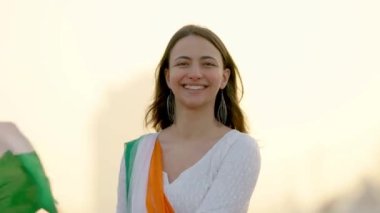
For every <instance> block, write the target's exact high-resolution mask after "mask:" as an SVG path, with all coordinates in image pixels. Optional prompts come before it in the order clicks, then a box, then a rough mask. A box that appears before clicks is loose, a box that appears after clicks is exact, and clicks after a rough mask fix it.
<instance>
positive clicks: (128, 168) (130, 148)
mask: <svg viewBox="0 0 380 213" xmlns="http://www.w3.org/2000/svg"><path fill="white" fill-rule="evenodd" d="M140 139H141V137H140V138H137V139H135V140H132V141H129V142H127V143H125V145H124V160H125V181H126V183H125V190H126V196H125V197H126V199H127V200H126V203H127V209H129V208H131V205H130V202H131V200H130V198H131V197H130V196H131V192H130V190H131V189H130V184H131V176H132V171H133V164H134V162H135V156H136V151H137V147H138V144H139V141H140ZM128 212H129V211H128Z"/></svg>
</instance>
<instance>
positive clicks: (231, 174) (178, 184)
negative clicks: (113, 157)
mask: <svg viewBox="0 0 380 213" xmlns="http://www.w3.org/2000/svg"><path fill="white" fill-rule="evenodd" d="M123 161H124V159H123ZM123 164H124V163H123V162H122V165H121V167H122V168H121V170H120V177H119V180H125V178H124V176H125V169H124V168H123V167H124V166H123ZM259 171H260V153H259V149H258V146H257V143H256V141H255V140H254V139H253V138H251V137H250V136H249V135H247V134H244V133H241V132H239V131H237V130H231V131H229V132H228V133H226V134H225V135H224V136H223V137H222V138H221V139H220V140H219V141H218V142H217V143H216V144H215V145H214V146H213V147H212V148H211V149H210V150H209V151H208V152H207V153H206V154H205V155H204V156H203V157H202V158H201V159H200V160H199V161H198V162H196V163H195V164H194V165H193V166H191V167H190V168H188V169H186V170H185V171H183V172H182V173H181V174H180V175H179V176H178V177H177V178H176V179H175V180H174V181H173V182H172V183H169V181H168V177H167V174H166V173H165V172H163V179H164V189H165V194H166V197H167V198H168V199H169V201H170V203H171V205H172V207H173V208H174V211H175V212H176V213H243V212H244V213H245V212H247V210H248V205H249V201H250V198H251V195H252V192H253V190H254V188H255V185H256V182H257V178H258V174H259ZM123 190H125V183H124V184H123V183H120V182H119V197H118V210H117V212H125V210H124V211H123V209H125V207H123V205H122V204H124V203H125V201H124V200H125V197H123V196H122V194H124V193H122V191H123ZM124 196H125V195H124Z"/></svg>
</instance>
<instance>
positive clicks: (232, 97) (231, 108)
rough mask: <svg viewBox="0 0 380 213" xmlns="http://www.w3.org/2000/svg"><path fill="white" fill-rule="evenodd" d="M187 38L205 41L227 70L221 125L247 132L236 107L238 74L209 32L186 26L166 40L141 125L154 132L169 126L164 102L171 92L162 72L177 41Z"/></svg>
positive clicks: (243, 119) (241, 93)
mask: <svg viewBox="0 0 380 213" xmlns="http://www.w3.org/2000/svg"><path fill="white" fill-rule="evenodd" d="M189 35H196V36H200V37H202V38H204V39H206V40H208V41H209V42H211V43H212V44H213V45H214V46H215V47H216V48H217V49H218V50H219V52H220V53H221V55H222V59H223V66H224V69H226V68H228V69H229V70H230V77H229V79H228V82H227V85H226V87H225V88H224V92H223V94H224V100H225V102H226V105H227V120H226V122H225V123H224V125H226V126H228V127H230V128H233V129H237V130H239V131H240V132H247V124H246V122H245V118H244V115H243V112H242V110H241V108H240V106H239V102H240V100H241V98H242V97H243V93H244V89H243V83H242V80H241V77H240V73H239V70H238V68H237V66H236V64H235V62H234V61H233V59H232V57H231V55H230V54H229V52H228V50H227V48H226V47H225V45H224V44H223V42H222V40H221V39H220V38H219V37H218V36H217V35H216V34H215V33H214V32H212V31H211V30H209V29H207V28H204V27H200V26H196V25H186V26H184V27H182V28H181V29H179V30H178V31H177V32H176V33H175V34H174V35H173V36H172V38H171V39H170V41H169V43H168V45H167V47H166V49H165V52H164V54H163V56H162V58H161V60H160V63H159V64H158V66H157V68H156V85H155V92H154V99H153V102H152V104H150V105H149V107H148V110H147V113H146V115H145V125H146V126H149V125H151V126H152V127H153V128H154V129H155V130H156V131H159V130H161V129H165V128H166V127H169V126H170V125H172V123H173V121H171V120H170V119H169V116H168V114H167V108H166V100H167V97H168V96H169V95H170V93H171V91H170V89H169V87H168V85H167V84H166V79H165V69H168V68H169V56H170V52H171V50H172V49H173V47H174V46H175V44H176V43H177V42H178V41H179V40H180V39H182V38H184V37H186V36H189ZM239 89H240V90H239ZM238 93H239V94H238ZM220 94H221V93H220V92H218V94H217V97H216V100H215V103H219V102H220V99H221V98H220V96H221V95H220ZM218 105H219V104H215V107H214V116H216V111H217V107H218Z"/></svg>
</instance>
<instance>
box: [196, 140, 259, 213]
mask: <svg viewBox="0 0 380 213" xmlns="http://www.w3.org/2000/svg"><path fill="white" fill-rule="evenodd" d="M233 143H234V144H233V145H231V147H230V149H229V150H228V152H227V154H226V156H225V158H224V159H223V161H222V165H221V167H220V168H219V171H218V173H217V175H216V177H215V179H214V181H213V183H212V185H211V187H210V189H209V191H208V193H207V194H206V196H205V198H204V200H203V201H202V204H201V205H200V207H199V209H197V211H196V212H197V213H216V212H217V213H232V212H233V213H243V212H244V213H246V212H247V210H248V206H249V201H250V198H251V196H252V193H253V190H254V188H255V185H256V182H257V178H258V175H259V172H260V164H261V163H260V162H261V158H260V153H259V148H258V146H257V143H256V141H255V140H254V139H252V138H251V137H249V136H248V135H246V134H242V135H241V137H238V138H237V139H236V141H234V142H233Z"/></svg>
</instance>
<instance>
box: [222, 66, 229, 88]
mask: <svg viewBox="0 0 380 213" xmlns="http://www.w3.org/2000/svg"><path fill="white" fill-rule="evenodd" d="M230 74H231V71H230V69H228V68H226V69H224V70H223V78H222V83H221V85H220V89H224V87H226V86H227V83H228V80H229V79H230Z"/></svg>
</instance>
